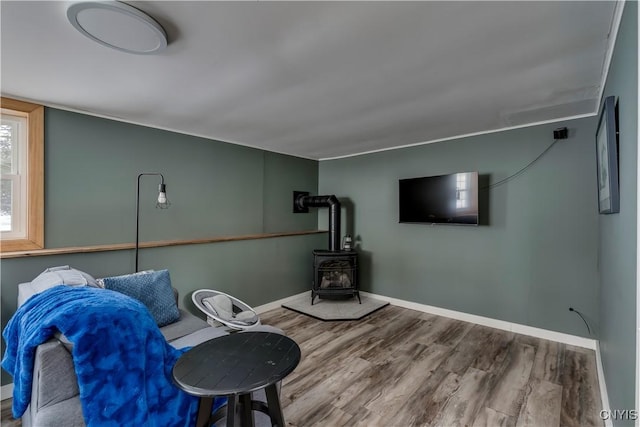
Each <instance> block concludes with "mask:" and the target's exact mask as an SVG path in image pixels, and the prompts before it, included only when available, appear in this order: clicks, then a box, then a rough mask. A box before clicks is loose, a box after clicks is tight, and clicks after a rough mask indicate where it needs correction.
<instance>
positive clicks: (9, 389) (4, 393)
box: [0, 383, 13, 400]
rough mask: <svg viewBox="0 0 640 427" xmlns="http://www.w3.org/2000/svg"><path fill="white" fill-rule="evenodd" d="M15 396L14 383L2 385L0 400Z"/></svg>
mask: <svg viewBox="0 0 640 427" xmlns="http://www.w3.org/2000/svg"><path fill="white" fill-rule="evenodd" d="M12 397H13V383H10V384H6V385H3V386H2V387H0V400H7V399H11V398H12Z"/></svg>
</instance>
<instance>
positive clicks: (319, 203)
mask: <svg viewBox="0 0 640 427" xmlns="http://www.w3.org/2000/svg"><path fill="white" fill-rule="evenodd" d="M296 204H297V205H298V207H299V208H327V207H328V208H329V250H330V251H333V252H337V251H339V250H340V201H339V200H338V198H337V197H336V196H334V195H333V194H331V195H329V196H300V197H298V198H297V199H296Z"/></svg>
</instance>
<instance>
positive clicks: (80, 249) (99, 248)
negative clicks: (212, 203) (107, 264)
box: [0, 230, 326, 259]
mask: <svg viewBox="0 0 640 427" xmlns="http://www.w3.org/2000/svg"><path fill="white" fill-rule="evenodd" d="M321 233H326V231H324V230H308V231H293V232H282V233H261V234H245V235H239V236H223V237H209V238H204V239H183V240H158V241H154V242H141V243H140V248H162V247H166V246H183V245H201V244H206V243H222V242H237V241H240V240H258V239H271V238H275V237H291V236H304V235H309V234H321ZM135 247H136V245H135V244H134V243H115V244H109V245H93V246H74V247H66V248H52V249H35V250H30V251H16V252H3V253H2V254H0V259H8V258H26V257H34V256H46V255H60V254H77V253H88V252H108V251H122V250H129V249H135Z"/></svg>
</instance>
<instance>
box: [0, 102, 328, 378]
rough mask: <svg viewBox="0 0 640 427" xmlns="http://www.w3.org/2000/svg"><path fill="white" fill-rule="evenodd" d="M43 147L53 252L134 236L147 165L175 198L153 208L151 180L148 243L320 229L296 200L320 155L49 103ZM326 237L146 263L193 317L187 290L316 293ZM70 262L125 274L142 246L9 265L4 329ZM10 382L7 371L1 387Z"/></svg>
mask: <svg viewBox="0 0 640 427" xmlns="http://www.w3.org/2000/svg"><path fill="white" fill-rule="evenodd" d="M45 144H46V149H45V221H46V222H45V244H46V247H47V248H56V247H65V246H78V245H98V244H107V243H125V242H133V241H134V240H135V199H136V178H137V175H138V173H140V172H161V173H163V174H164V177H165V180H166V184H167V196H168V198H169V200H170V201H171V203H172V205H171V207H170V209H168V210H158V209H155V198H156V197H157V188H158V187H157V185H158V182H159V180H158V179H157V177H143V178H142V179H143V180H142V186H141V200H142V202H141V210H140V217H141V226H140V240H141V241H150V240H163V239H189V238H205V237H216V236H228V235H238V234H252V233H263V232H277V231H301V230H313V229H316V228H317V216H316V215H315V214H308V215H294V214H293V213H292V207H291V203H292V202H291V198H292V193H293V191H294V190H303V191H309V192H311V193H316V192H317V186H318V163H317V162H316V161H311V160H306V159H300V158H296V157H291V156H285V155H280V154H275V153H269V152H265V151H262V150H256V149H251V148H246V147H241V146H237V145H231V144H225V143H222V142H218V141H212V140H207V139H203V138H197V137H192V136H187V135H183V134H178V133H173V132H167V131H163V130H158V129H152V128H147V127H143V126H136V125H131V124H126V123H122V122H117V121H112V120H106V119H101V118H96V117H91V116H86V115H82V114H77V113H71V112H66V111H61V110H56V109H50V108H47V109H46V113H45ZM325 238H326V237H325V236H324V235H310V236H296V237H284V238H273V239H264V240H247V241H238V242H228V243H215V244H204V245H191V246H173V247H166V248H155V249H146V250H142V251H141V252H140V268H143V269H144V268H154V269H162V268H168V269H169V271H170V274H171V279H172V283H173V285H174V286H175V287H176V288H177V289H178V290H179V291H180V295H181V306H183V307H185V308H187V309H189V310H191V311H193V312H195V311H194V310H195V309H194V308H193V306H192V305H191V301H190V294H191V292H192V291H194V290H196V289H201V288H214V289H219V290H222V291H225V292H229V293H230V294H232V295H234V296H237V297H238V298H240V299H241V300H243V301H245V302H247V303H248V304H250V305H259V304H264V303H267V302H270V301H274V300H277V299H280V298H284V297H286V296H290V295H293V294H296V293H300V292H303V291H305V290H307V289H309V288H310V285H309V282H310V276H311V272H310V268H311V267H310V266H311V251H312V250H313V249H314V248H316V247H319V246H321V245H322V244H323V242H324V241H325ZM67 264H68V265H71V266H73V267H76V268H79V269H81V270H84V271H86V272H88V273H90V274H92V275H94V276H95V277H104V276H110V275H116V274H125V273H129V272H132V271H133V270H134V252H133V251H132V250H129V251H116V252H101V253H89V254H72V255H56V256H43V257H34V258H19V259H4V260H2V261H1V263H0V281H1V282H0V286H1V295H2V328H4V326H5V325H6V323H7V321H8V319H9V318H10V317H11V315H12V314H13V313H14V312H15V308H16V296H17V284H18V283H22V282H26V281H29V280H31V279H33V278H34V277H35V276H37V275H38V274H39V273H40V272H42V271H43V270H44V269H45V268H47V267H51V266H55V265H67ZM2 344H3V347H2V351H3V352H4V342H3V343H2ZM9 382H11V377H10V376H9V375H7V374H6V373H5V372H4V371H3V372H2V384H6V383H9Z"/></svg>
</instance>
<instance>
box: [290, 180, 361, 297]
mask: <svg viewBox="0 0 640 427" xmlns="http://www.w3.org/2000/svg"><path fill="white" fill-rule="evenodd" d="M309 207H328V208H329V250H323V249H316V250H314V251H313V278H312V281H311V305H313V303H314V300H315V297H316V296H318V297H320V298H327V299H330V298H335V299H337V298H344V297H354V296H356V297H358V301H359V302H360V304H362V301H361V300H360V293H359V292H358V289H359V287H358V253H357V252H356V251H354V250H348V251H344V250H340V202H339V201H338V198H337V197H336V196H334V195H331V196H309V193H305V192H297V191H296V192H294V193H293V211H294V212H296V213H303V212H309Z"/></svg>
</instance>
